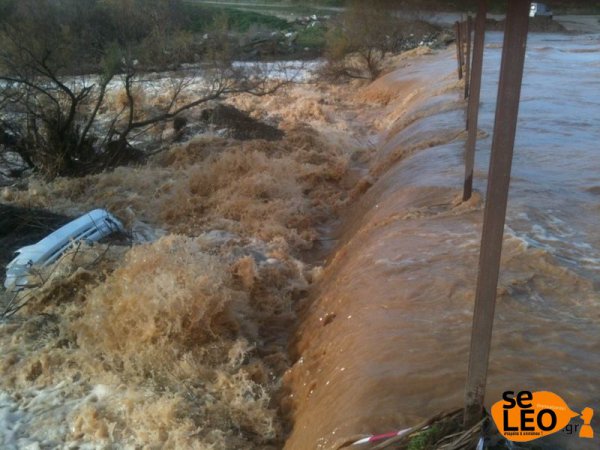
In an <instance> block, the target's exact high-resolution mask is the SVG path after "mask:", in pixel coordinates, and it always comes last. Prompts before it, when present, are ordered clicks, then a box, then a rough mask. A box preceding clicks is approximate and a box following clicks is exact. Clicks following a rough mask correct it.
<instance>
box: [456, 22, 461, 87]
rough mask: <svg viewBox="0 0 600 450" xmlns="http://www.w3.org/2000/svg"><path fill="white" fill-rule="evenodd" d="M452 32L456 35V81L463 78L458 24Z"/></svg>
mask: <svg viewBox="0 0 600 450" xmlns="http://www.w3.org/2000/svg"><path fill="white" fill-rule="evenodd" d="M454 32H455V34H456V61H457V63H458V79H459V80H462V77H463V62H462V33H461V26H460V22H456V23H455V24H454Z"/></svg>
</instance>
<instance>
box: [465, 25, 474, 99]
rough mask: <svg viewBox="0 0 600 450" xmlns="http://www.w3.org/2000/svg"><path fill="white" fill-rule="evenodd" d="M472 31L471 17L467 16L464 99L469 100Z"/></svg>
mask: <svg viewBox="0 0 600 450" xmlns="http://www.w3.org/2000/svg"><path fill="white" fill-rule="evenodd" d="M472 31H473V21H472V20H471V16H470V15H468V16H467V21H466V22H465V37H466V42H465V45H466V50H465V99H467V98H469V89H470V84H471V34H472Z"/></svg>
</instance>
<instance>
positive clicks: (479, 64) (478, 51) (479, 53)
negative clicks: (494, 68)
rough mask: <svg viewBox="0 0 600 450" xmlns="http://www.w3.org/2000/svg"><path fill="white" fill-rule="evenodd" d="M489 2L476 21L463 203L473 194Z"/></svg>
mask: <svg viewBox="0 0 600 450" xmlns="http://www.w3.org/2000/svg"><path fill="white" fill-rule="evenodd" d="M486 15H487V0H479V6H478V9H477V17H476V19H475V37H474V43H473V67H472V68H471V87H470V92H469V105H468V107H467V130H468V132H469V133H468V136H467V144H466V147H465V181H464V186H463V201H464V202H466V201H467V200H469V199H470V198H471V195H472V194H473V168H474V166H475V144H476V143H477V125H478V121H479V101H480V99H481V77H482V72H483V49H484V45H485V19H486Z"/></svg>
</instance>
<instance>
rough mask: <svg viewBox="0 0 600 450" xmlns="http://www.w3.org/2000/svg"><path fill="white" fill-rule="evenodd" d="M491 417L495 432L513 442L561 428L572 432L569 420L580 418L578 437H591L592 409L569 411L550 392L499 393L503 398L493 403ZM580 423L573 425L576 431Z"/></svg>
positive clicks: (527, 439)
mask: <svg viewBox="0 0 600 450" xmlns="http://www.w3.org/2000/svg"><path fill="white" fill-rule="evenodd" d="M492 417H493V418H494V422H495V423H496V426H497V427H498V431H499V432H500V434H502V436H504V437H505V438H506V439H508V440H510V441H514V442H528V441H533V440H535V439H539V438H542V437H544V436H549V435H551V434H554V433H556V432H558V431H561V430H567V431H568V433H569V434H572V432H573V426H572V425H570V422H571V419H573V418H575V417H579V418H581V420H582V421H583V424H582V425H581V428H580V430H579V437H580V438H584V439H593V437H594V430H593V428H592V425H591V423H592V418H593V417H594V410H593V409H592V408H585V409H584V410H583V411H582V412H581V414H578V413H576V412H575V411H572V410H571V409H570V408H569V407H568V406H567V403H566V402H565V401H564V400H563V399H562V398H560V397H559V396H558V395H556V394H555V393H553V392H547V391H538V392H530V391H521V392H519V393H517V394H516V395H515V392H513V391H507V392H505V393H504V394H502V400H501V401H499V402H496V403H495V404H494V406H492ZM578 427H579V424H576V425H575V430H576V429H577V428H578Z"/></svg>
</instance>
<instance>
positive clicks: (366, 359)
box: [285, 33, 600, 450]
mask: <svg viewBox="0 0 600 450" xmlns="http://www.w3.org/2000/svg"><path fill="white" fill-rule="evenodd" d="M500 47H501V35H500V34H497V33H491V34H490V36H489V39H488V45H487V46H486V57H485V66H486V70H485V74H484V88H483V93H482V106H481V121H480V126H481V128H482V130H481V133H480V134H481V139H480V142H479V146H478V152H477V156H476V159H477V167H476V174H475V176H476V180H475V184H476V188H477V189H478V191H479V192H480V193H481V192H483V191H484V188H485V182H486V176H487V164H488V161H489V148H490V142H491V139H490V135H491V131H492V123H493V111H494V103H495V94H496V90H497V76H498V68H499V60H500V53H501V48H500ZM599 72H600V39H599V36H593V35H592V36H564V35H551V34H547V35H536V34H533V35H531V36H530V40H529V45H528V52H527V63H526V74H525V79H524V87H523V95H522V106H521V113H520V122H519V131H518V136H517V144H516V148H515V161H514V171H513V180H512V186H511V193H510V198H509V211H508V219H507V226H506V229H505V240H504V251H503V258H502V267H501V278H500V284H499V297H498V303H497V309H496V322H495V328H494V334H493V347H492V354H491V361H490V373H489V380H488V390H487V396H486V400H487V405H488V406H490V405H491V404H492V403H494V402H496V401H497V400H499V399H500V396H501V393H502V392H503V391H505V390H522V389H529V390H550V391H554V392H556V393H557V394H559V395H561V396H562V397H563V398H564V399H565V400H566V401H567V402H568V404H569V406H570V407H571V409H573V410H575V411H581V410H582V409H583V408H585V407H588V406H589V407H592V408H595V409H598V408H600V386H599V383H598V369H599V368H600V314H599V309H598V306H599V303H600V292H599V291H600V232H599V231H600V214H599V213H600V196H599V195H598V192H600V156H599V155H598V147H597V143H598V142H599V141H600V127H598V123H599V120H600V89H598V87H599V86H598V79H599V78H598V75H599ZM393 90H396V91H397V94H398V95H397V97H395V98H393V99H391V101H390V102H389V103H388V106H387V109H386V111H385V113H384V114H383V116H382V117H383V119H382V121H383V122H382V123H385V121H386V120H387V121H388V122H389V123H388V126H387V131H386V132H384V133H382V134H381V135H380V136H379V141H378V156H377V158H376V161H375V163H374V166H373V167H372V168H371V173H372V175H373V177H374V179H376V181H375V182H374V185H373V186H372V187H371V188H370V190H369V191H368V192H367V193H366V194H365V196H364V197H363V198H362V199H361V201H360V203H359V204H356V205H355V206H354V207H353V208H352V210H351V211H350V212H349V213H348V216H349V217H348V218H347V220H346V222H345V225H344V227H343V229H341V230H339V238H340V243H339V245H338V246H337V248H336V249H335V251H334V252H333V254H332V256H331V257H330V260H329V261H328V263H327V265H326V268H325V270H324V272H323V274H322V278H321V282H320V283H319V285H318V287H317V288H316V289H315V292H314V293H313V294H314V301H313V303H312V304H311V305H310V307H309V308H308V310H307V311H306V313H305V315H304V317H303V320H302V324H301V325H300V327H299V330H298V332H297V333H296V341H295V343H294V351H295V353H296V356H297V359H296V362H295V364H294V365H293V367H292V368H291V369H290V370H289V371H288V372H287V374H286V376H285V382H286V383H287V386H288V387H289V389H290V394H289V397H288V398H287V404H288V406H289V407H290V408H291V409H292V411H293V413H292V415H293V419H294V428H293V431H292V433H291V435H290V437H289V439H288V441H287V444H286V447H285V448H286V449H288V450H304V449H314V448H318V449H330V448H336V447H337V446H338V445H339V444H340V443H342V442H344V441H346V440H347V439H348V437H349V436H353V435H357V434H372V433H379V432H387V431H391V430H398V429H402V428H406V427H407V426H409V425H413V424H415V423H416V422H417V421H419V420H420V419H423V418H426V417H428V416H431V415H433V414H434V413H437V412H439V411H440V410H444V409H448V408H453V407H457V406H460V405H461V403H462V398H463V391H464V383H465V378H466V367H467V358H468V355H467V351H468V346H469V339H470V325H471V320H472V312H473V301H474V291H475V279H476V275H477V261H478V252H479V240H480V232H481V221H482V207H481V203H482V202H481V195H478V196H476V197H475V198H474V199H473V200H472V201H471V202H470V203H468V204H462V205H461V204H459V202H458V201H457V199H459V198H460V194H461V191H460V188H461V187H462V173H463V158H462V152H463V146H464V134H463V132H462V129H463V124H464V106H463V105H462V104H461V103H460V102H459V101H458V99H459V95H460V90H459V89H457V85H456V82H455V61H454V59H453V53H452V51H447V52H442V53H440V54H437V55H431V56H424V57H422V58H420V59H418V60H416V61H413V63H412V64H410V65H409V66H408V67H404V68H402V69H400V70H398V71H396V72H393V73H391V74H389V75H387V76H385V77H384V78H382V79H381V80H379V81H378V82H377V83H376V84H375V85H373V86H372V87H371V88H370V92H371V94H372V95H373V96H374V97H376V96H377V93H378V92H388V93H389V92H390V91H393ZM541 443H542V444H544V445H546V446H547V447H548V448H572V449H575V448H577V449H582V448H598V438H596V439H595V440H593V441H583V440H581V439H578V438H577V437H573V436H570V437H569V436H566V435H564V434H563V433H559V434H558V435H557V436H554V437H552V438H550V439H549V440H544V442H541Z"/></svg>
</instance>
